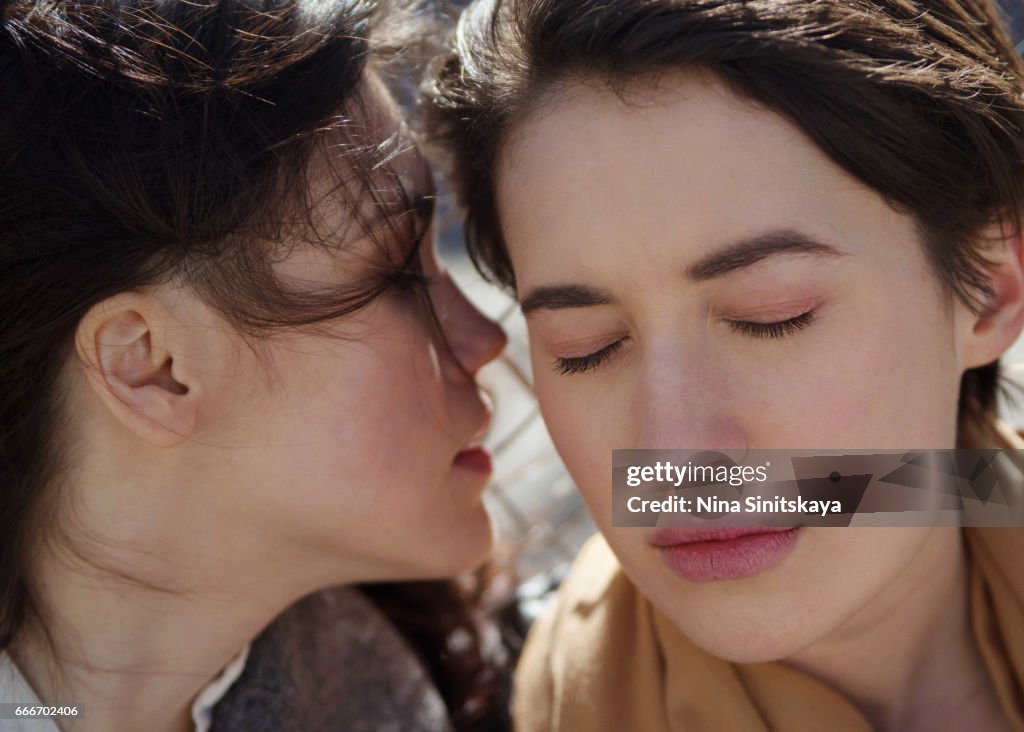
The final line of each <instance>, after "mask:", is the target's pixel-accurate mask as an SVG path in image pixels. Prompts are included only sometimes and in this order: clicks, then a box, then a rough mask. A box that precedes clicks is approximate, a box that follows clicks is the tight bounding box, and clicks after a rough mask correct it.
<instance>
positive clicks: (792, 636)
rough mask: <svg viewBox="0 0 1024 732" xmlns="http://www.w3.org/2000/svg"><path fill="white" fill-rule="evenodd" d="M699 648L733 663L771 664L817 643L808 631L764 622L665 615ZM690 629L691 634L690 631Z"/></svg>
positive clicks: (764, 620)
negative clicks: (809, 635)
mask: <svg viewBox="0 0 1024 732" xmlns="http://www.w3.org/2000/svg"><path fill="white" fill-rule="evenodd" d="M665 615H666V617H667V618H668V619H669V620H671V621H672V624H673V625H675V626H676V628H679V629H680V631H681V632H682V633H683V634H684V635H686V636H687V637H688V638H689V639H690V640H691V641H692V642H693V643H694V644H695V645H696V646H698V647H700V648H701V649H702V650H704V651H706V652H707V653H709V654H711V655H712V656H714V657H716V658H720V659H722V660H723V661H729V662H730V663H770V662H773V661H780V660H782V659H785V658H788V657H790V656H792V655H793V654H795V653H797V652H798V651H799V650H800V649H802V648H805V647H806V646H807V645H809V644H811V643H813V642H814V640H815V639H814V638H812V637H807V635H808V634H807V630H808V628H807V627H802V628H796V627H791V626H790V627H788V626H787V624H786V623H785V622H784V621H782V622H779V623H772V622H768V621H767V620H766V619H764V618H758V619H751V620H739V619H737V618H731V617H728V615H725V616H723V615H722V614H721V613H713V614H712V615H711V617H708V618H692V617H687V618H678V617H673V613H665ZM687 629H689V630H687Z"/></svg>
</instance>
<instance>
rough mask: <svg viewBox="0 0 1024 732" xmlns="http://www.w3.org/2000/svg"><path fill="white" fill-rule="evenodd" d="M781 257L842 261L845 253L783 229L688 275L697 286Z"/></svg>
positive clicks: (707, 260) (713, 257) (720, 254)
mask: <svg viewBox="0 0 1024 732" xmlns="http://www.w3.org/2000/svg"><path fill="white" fill-rule="evenodd" d="M779 254H816V255H820V256H829V257H841V256H845V252H842V251H840V250H839V249H837V248H835V247H834V246H832V245H831V244H825V243H824V242H820V241H817V240H815V239H812V238H811V237H809V236H807V235H805V234H801V233H800V232H799V231H794V230H792V229H780V230H778V231H771V232H768V233H767V234H761V235H759V236H756V237H754V238H753V239H744V240H742V241H739V242H736V243H735V244H732V245H730V246H728V247H726V248H725V249H723V250H721V251H717V252H714V253H712V254H709V255H708V256H706V257H704V259H701V260H700V261H699V262H696V263H695V264H693V265H691V266H690V267H689V268H688V269H687V270H686V275H687V277H689V278H690V279H691V280H694V281H695V282H702V281H704V280H710V279H713V278H715V277H722V276H723V275H727V274H729V273H730V272H735V271H736V270H739V269H743V268H744V267H749V266H751V265H753V264H756V263H757V262H760V261H761V260H762V259H766V258H768V257H773V256H777V255H779Z"/></svg>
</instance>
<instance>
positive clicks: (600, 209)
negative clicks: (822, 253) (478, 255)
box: [496, 73, 895, 282]
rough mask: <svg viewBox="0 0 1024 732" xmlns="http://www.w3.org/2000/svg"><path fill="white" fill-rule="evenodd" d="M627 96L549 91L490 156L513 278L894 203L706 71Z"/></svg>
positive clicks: (841, 228)
mask: <svg viewBox="0 0 1024 732" xmlns="http://www.w3.org/2000/svg"><path fill="white" fill-rule="evenodd" d="M649 92H650V93H645V91H644V90H638V91H637V93H635V94H632V93H631V94H630V95H629V96H628V97H625V98H623V97H622V96H620V95H618V94H616V93H615V92H613V91H611V90H610V89H609V88H608V87H607V86H606V85H603V84H589V83H587V84H585V83H579V84H576V85H573V86H571V87H569V88H567V89H563V90H560V91H559V94H558V96H557V98H556V99H555V101H551V100H549V101H548V102H547V103H546V104H545V105H544V106H542V107H541V108H539V109H538V110H537V111H536V112H535V113H534V114H532V115H530V116H528V117H526V119H525V120H524V121H523V122H521V123H520V124H519V125H518V126H517V127H516V128H515V129H514V130H513V131H512V134H511V136H510V137H509V139H508V141H507V143H506V144H505V145H504V147H503V148H502V150H501V151H500V155H499V158H498V163H497V166H496V178H497V198H498V206H499V209H500V212H501V222H502V230H503V234H504V236H505V239H506V242H507V244H508V247H509V252H510V255H511V258H512V263H513V265H514V267H515V270H516V277H517V280H518V281H520V282H522V281H523V278H524V277H525V278H527V279H536V278H537V277H539V276H540V275H542V274H545V271H544V270H545V269H547V270H550V268H551V267H552V266H553V265H554V264H558V265H561V266H563V267H565V268H572V269H574V270H575V271H586V269H587V267H588V266H589V265H590V264H591V263H593V262H594V261H596V260H599V259H600V258H602V257H605V256H616V257H620V258H623V257H627V258H631V259H634V260H635V259H637V258H641V257H643V256H648V255H649V256H652V257H653V256H660V255H662V254H663V253H665V252H672V253H673V254H678V253H680V252H682V253H684V254H685V255H686V256H687V257H688V258H696V257H699V256H701V255H703V254H707V253H708V252H709V251H710V250H712V249H714V248H716V246H718V245H719V244H721V243H722V242H724V241H733V240H737V239H741V238H746V237H753V236H756V235H758V234H760V233H762V232H763V231H764V230H765V229H767V228H774V229H800V230H804V231H808V233H810V234H814V235H815V236H816V237H818V238H820V239H822V240H826V241H829V240H833V241H835V240H840V241H841V240H842V238H843V235H845V234H851V233H852V232H854V231H855V230H857V228H858V227H864V226H868V227H869V228H870V223H869V222H867V221H866V219H865V217H866V216H878V217H881V218H882V219H885V220H886V221H890V220H891V218H892V216H894V215H895V212H894V211H893V210H892V209H891V208H890V207H889V206H888V204H887V203H886V202H885V201H884V200H883V199H882V198H881V197H880V196H879V195H878V194H877V193H876V192H874V191H873V190H871V189H869V188H867V187H866V186H864V185H863V184H861V183H860V182H859V181H857V180H856V179H854V178H852V177H851V176H850V175H849V174H847V173H846V172H845V171H843V170H842V169H841V168H839V167H838V166H837V165H836V164H835V163H833V162H832V161H831V160H830V159H829V158H828V157H827V156H826V155H825V154H824V153H823V152H822V151H821V150H820V149H819V148H818V147H817V146H816V145H815V144H814V143H813V142H812V141H811V140H810V139H809V138H808V137H807V136H806V135H805V134H804V133H803V132H802V131H801V130H800V129H799V128H797V127H796V126H795V125H793V124H792V123H790V122H789V121H788V120H786V119H785V118H783V117H782V116H780V115H778V114H776V113H774V112H772V111H769V110H767V109H764V108H762V107H759V106H757V105H755V104H754V103H753V102H751V101H749V100H747V99H745V98H743V97H740V96H738V95H736V94H734V93H733V92H731V91H730V90H729V89H728V88H727V87H726V86H725V85H724V84H723V83H721V82H719V81H717V80H716V79H715V78H714V77H713V76H711V75H697V74H689V73H687V74H682V73H681V74H678V75H673V76H668V77H664V78H662V79H661V80H660V81H659V82H658V83H657V84H656V85H654V86H652V87H651V88H650V90H649Z"/></svg>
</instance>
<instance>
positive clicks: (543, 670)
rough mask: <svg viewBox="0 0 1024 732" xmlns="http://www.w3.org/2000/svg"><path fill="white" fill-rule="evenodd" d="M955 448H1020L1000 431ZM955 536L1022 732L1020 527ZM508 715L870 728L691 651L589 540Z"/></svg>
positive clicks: (978, 619) (657, 726)
mask: <svg viewBox="0 0 1024 732" xmlns="http://www.w3.org/2000/svg"><path fill="white" fill-rule="evenodd" d="M962 440H963V445H962V446H964V447H1014V448H1018V449H1021V448H1024V441H1022V440H1021V438H1020V437H1019V436H1018V435H1016V434H1015V433H1013V432H1012V431H1009V430H1007V429H1006V428H1005V427H1002V426H989V427H985V428H983V429H980V430H977V431H975V432H974V433H971V434H968V433H966V432H965V433H964V434H963V435H962ZM1021 467H1022V468H1024V466H1021ZM965 533H966V535H967V541H968V547H969V556H970V571H971V575H970V607H971V620H972V624H973V628H974V635H975V638H976V640H977V643H978V646H979V648H980V650H981V654H982V657H983V658H984V661H985V664H986V666H987V668H988V670H989V673H990V674H991V677H992V679H993V682H994V685H995V687H996V690H997V693H998V696H999V699H1000V703H1001V705H1002V707H1003V710H1004V712H1005V714H1006V716H1007V718H1008V719H1009V720H1010V724H1011V728H1012V729H1014V730H1015V731H1017V732H1024V529H968V530H966V532H965ZM514 715H515V720H516V729H517V730H519V732H540V731H542V730H543V731H548V730H551V731H557V732H605V731H607V732H721V731H723V730H726V731H729V732H731V731H732V730H739V731H741V732H747V731H749V732H758V731H761V730H774V731H779V732H804V731H806V732H820V731H821V730H830V731H834V732H847V731H848V732H868V731H869V730H871V725H870V724H869V722H868V721H867V719H866V718H865V717H864V716H863V715H862V714H861V713H860V712H859V711H858V710H857V709H856V708H855V707H854V706H853V705H852V704H851V703H850V702H849V701H847V700H846V699H845V698H843V697H842V696H841V695H839V694H838V693H836V692H835V691H833V690H832V689H831V688H829V687H827V686H825V685H824V684H822V683H820V682H818V681H816V680H815V679H813V678H812V677H810V676H808V675H806V674H803V673H801V672H799V671H796V670H794V669H791V668H789V667H787V666H784V665H782V664H778V663H764V664H731V663H727V662H725V661H721V660H719V659H717V658H715V657H713V656H711V655H709V654H708V653H706V652H704V651H702V650H701V649H699V648H698V647H697V646H695V645H694V644H693V643H691V642H690V641H689V640H688V639H687V638H686V637H685V636H684V635H683V634H682V633H681V632H679V631H678V630H677V629H676V628H675V627H674V626H673V625H672V624H671V623H670V622H669V621H668V620H667V619H666V618H665V617H664V616H663V615H661V614H660V613H659V612H658V611H657V610H655V609H654V608H653V606H652V605H651V604H650V603H649V602H648V601H647V599H646V598H645V597H644V596H643V595H642V594H640V592H639V591H638V590H637V589H636V587H635V586H634V585H633V583H632V582H630V581H629V580H628V579H627V578H626V576H625V575H624V574H623V572H622V570H621V569H620V568H619V565H618V562H617V561H616V559H615V556H614V555H613V554H612V552H611V550H610V549H609V548H608V545H607V544H606V543H605V541H604V539H603V538H601V537H599V536H598V537H595V538H594V539H591V540H590V542H589V543H588V544H587V545H586V546H585V547H584V549H583V550H582V551H581V552H580V556H579V558H578V559H577V562H576V564H575V566H574V568H573V571H572V572H571V573H570V576H569V578H568V579H567V580H566V582H565V584H564V585H563V587H562V590H561V598H560V601H559V604H558V607H557V608H556V609H555V612H553V613H549V614H547V615H546V616H545V617H544V618H542V619H541V620H539V621H538V622H537V623H536V624H535V626H534V627H533V628H532V629H531V631H530V636H529V638H528V639H527V644H526V648H525V649H524V651H523V655H522V659H521V661H520V665H519V668H518V670H517V673H516V694H515V703H514Z"/></svg>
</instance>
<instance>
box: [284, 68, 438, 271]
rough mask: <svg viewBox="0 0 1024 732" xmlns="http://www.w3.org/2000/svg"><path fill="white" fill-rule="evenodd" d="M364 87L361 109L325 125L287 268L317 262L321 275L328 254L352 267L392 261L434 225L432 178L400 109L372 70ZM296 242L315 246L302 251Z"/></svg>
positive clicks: (336, 264) (339, 266)
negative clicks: (330, 127)
mask: <svg viewBox="0 0 1024 732" xmlns="http://www.w3.org/2000/svg"><path fill="white" fill-rule="evenodd" d="M360 95H361V99H360V100H359V102H360V103H359V105H358V107H357V111H356V112H354V113H351V114H349V115H347V116H348V119H347V120H346V122H345V124H343V125H342V126H340V127H339V128H337V129H333V130H330V131H328V132H326V133H324V136H323V138H322V139H321V141H320V144H319V145H318V147H317V149H316V151H315V152H314V154H313V157H312V158H311V159H310V161H309V165H308V169H307V171H306V179H307V181H308V195H307V196H306V197H305V200H304V203H303V209H304V211H303V212H302V213H303V215H302V216H301V217H300V218H299V220H298V221H297V222H296V224H297V225H296V227H295V229H296V231H295V232H294V233H293V236H291V237H289V241H290V243H291V245H292V246H291V247H290V249H291V250H292V251H290V252H289V253H288V254H289V256H288V257H287V259H286V261H285V262H282V263H281V271H282V273H285V274H289V273H290V270H291V269H295V268H296V267H298V268H300V269H301V270H302V271H303V272H305V273H306V274H307V275H308V274H309V273H310V272H311V269H316V270H317V271H318V272H320V274H319V275H317V278H318V279H322V278H323V270H324V269H325V267H326V264H325V263H327V262H331V263H332V265H331V267H332V268H333V269H335V270H340V271H343V272H347V273H351V272H352V271H353V268H355V269H358V270H360V271H361V270H362V269H365V268H366V267H367V266H371V267H384V268H387V267H390V266H391V265H393V264H397V263H400V262H402V261H403V260H404V259H406V258H407V257H408V256H410V255H411V253H412V250H413V249H415V246H416V244H417V242H418V240H419V238H420V236H421V234H422V232H423V231H424V230H425V229H426V228H427V227H428V226H429V223H430V219H431V217H432V213H433V208H432V207H433V200H434V183H433V178H432V175H431V171H430V168H429V166H428V164H427V162H426V160H425V158H424V157H423V155H422V153H421V152H420V149H419V147H418V146H417V144H416V141H415V139H414V137H413V135H412V133H411V131H410V130H409V129H408V127H407V125H406V124H405V121H404V119H403V118H402V117H401V110H400V109H399V108H398V107H397V105H396V104H395V103H394V102H393V100H392V99H391V97H390V95H389V94H388V93H387V91H386V89H384V87H383V86H382V85H379V84H378V83H376V82H375V80H374V79H373V77H369V78H368V79H367V80H366V83H365V85H364V89H363V90H362V91H361V93H360ZM307 244H309V245H312V246H305V245H307ZM296 248H298V249H302V250H311V251H305V252H304V253H303V254H301V256H300V252H297V251H294V250H295V249H296ZM310 262H317V263H319V264H318V265H317V266H316V267H314V268H311V266H310V264H309V263H310ZM302 279H311V277H308V276H303V277H302ZM331 279H332V280H335V279H337V277H336V276H332V277H331Z"/></svg>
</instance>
